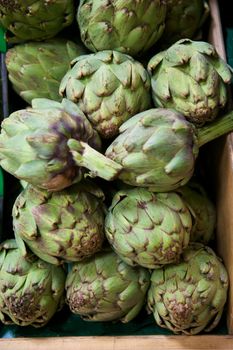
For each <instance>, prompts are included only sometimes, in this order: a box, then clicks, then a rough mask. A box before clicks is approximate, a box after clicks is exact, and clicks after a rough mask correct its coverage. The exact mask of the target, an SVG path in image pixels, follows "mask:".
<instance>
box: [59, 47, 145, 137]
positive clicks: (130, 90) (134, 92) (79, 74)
mask: <svg viewBox="0 0 233 350" xmlns="http://www.w3.org/2000/svg"><path fill="white" fill-rule="evenodd" d="M72 65H73V67H72V69H71V70H70V71H68V72H67V74H66V75H65V77H64V78H63V79H62V82H61V85H60V94H61V95H63V97H67V98H68V99H69V100H71V101H73V102H75V103H77V104H78V106H79V108H81V110H82V111H83V112H84V113H85V114H86V115H87V117H88V118H89V120H90V122H91V123H92V125H93V127H94V128H95V129H96V130H97V131H98V132H99V133H100V135H101V136H102V137H105V138H109V137H113V136H116V135H117V134H118V132H119V127H120V125H121V124H122V123H123V122H124V121H125V120H127V119H129V118H130V117H132V116H133V115H134V114H136V113H138V112H140V111H144V110H145V109H148V108H149V107H150V106H151V95H150V78H149V75H148V73H147V71H146V69H145V68H144V67H143V66H142V64H141V63H139V62H137V61H135V60H134V59H133V58H131V57H130V56H128V55H125V54H122V53H119V52H116V51H103V52H98V53H96V54H90V55H85V56H81V57H78V58H77V59H75V60H74V61H73V62H72Z"/></svg>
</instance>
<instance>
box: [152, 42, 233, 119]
mask: <svg viewBox="0 0 233 350" xmlns="http://www.w3.org/2000/svg"><path fill="white" fill-rule="evenodd" d="M148 72H149V73H150V75H151V84H152V97H153V100H154V103H155V105H156V106H157V107H164V108H174V109H176V110H177V111H178V112H180V113H182V114H183V115H184V116H185V117H186V118H187V119H188V120H189V121H191V122H193V123H196V124H200V125H202V124H204V123H205V122H207V121H211V120H213V119H214V118H216V116H217V115H218V113H219V111H220V110H221V109H222V108H223V107H224V106H225V105H226V102H227V98H228V94H227V84H230V82H231V77H232V74H231V71H230V67H229V66H228V65H227V63H226V62H224V61H223V60H222V59H221V58H220V57H219V56H218V54H217V52H216V50H215V48H214V47H213V46H212V45H211V44H209V43H206V42H202V41H192V40H188V39H182V40H180V41H178V42H176V43H175V44H174V45H172V46H171V47H169V48H168V49H167V50H165V51H163V52H160V53H158V54H157V55H155V56H154V57H152V58H151V60H150V61H149V63H148Z"/></svg>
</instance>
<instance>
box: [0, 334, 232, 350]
mask: <svg viewBox="0 0 233 350" xmlns="http://www.w3.org/2000/svg"><path fill="white" fill-rule="evenodd" d="M0 349H1V350H16V349H17V350H184V349H186V350H187V349H188V350H206V349H208V350H216V349H217V350H221V349H222V350H232V349H233V337H231V336H192V337H191V336H140V337H137V336H134V337H69V338H41V339H24V338H21V339H9V340H8V341H7V342H5V341H4V340H3V341H0Z"/></svg>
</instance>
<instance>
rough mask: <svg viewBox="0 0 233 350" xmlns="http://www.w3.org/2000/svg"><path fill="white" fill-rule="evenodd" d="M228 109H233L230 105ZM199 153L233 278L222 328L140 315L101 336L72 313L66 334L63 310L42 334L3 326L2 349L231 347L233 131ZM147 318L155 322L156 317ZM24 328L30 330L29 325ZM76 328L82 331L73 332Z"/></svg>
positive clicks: (215, 38)
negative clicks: (169, 327)
mask: <svg viewBox="0 0 233 350" xmlns="http://www.w3.org/2000/svg"><path fill="white" fill-rule="evenodd" d="M209 6H210V11H211V16H210V17H211V18H210V23H209V39H208V40H209V42H211V43H213V45H214V46H215V47H216V49H217V51H218V53H219V54H220V55H221V56H222V57H223V58H224V59H226V56H225V48H224V40H223V34H222V28H221V20H220V13H219V7H218V2H217V0H209ZM229 108H231V106H230V105H229ZM200 158H201V162H202V163H203V164H204V165H205V166H204V168H205V171H204V172H205V174H206V175H207V176H208V181H207V184H208V186H210V188H211V189H212V190H213V189H214V192H215V201H216V207H217V229H216V249H215V250H216V252H217V253H218V254H219V256H220V257H221V258H222V259H223V261H224V264H225V266H226V268H227V271H228V274H229V279H230V288H229V294H228V303H227V306H226V311H225V313H224V317H223V320H222V321H221V324H220V326H219V327H217V328H216V329H214V330H213V331H212V332H211V333H210V334H201V335H195V336H180V335H177V336H176V335H172V333H171V332H169V331H166V330H163V329H161V328H159V327H156V326H154V327H155V328H154V329H155V331H154V332H153V333H151V332H150V333H148V332H147V331H146V330H144V327H146V326H147V324H146V323H145V322H144V321H143V322H142V323H141V324H140V321H141V320H140V319H138V320H137V321H135V322H132V326H129V327H128V328H127V331H124V327H126V326H125V325H119V327H118V329H117V328H116V327H115V326H113V328H111V325H108V324H106V327H105V328H104V326H102V325H100V326H99V327H100V328H101V327H103V328H102V332H100V334H101V335H96V333H97V332H96V331H94V328H95V326H94V325H93V323H91V322H85V328H86V331H85V332H82V331H80V332H78V330H75V329H74V328H75V327H77V328H78V327H82V325H83V324H84V321H80V323H75V324H73V328H72V322H73V321H72V320H73V318H72V317H71V318H70V320H69V321H68V322H70V324H69V326H70V327H71V328H72V330H71V331H70V332H68V333H67V332H66V333H64V332H63V328H62V326H61V323H62V322H63V321H64V320H63V317H66V315H65V314H63V313H62V312H61V313H60V314H59V313H58V314H57V316H55V317H54V318H53V320H52V322H53V325H52V327H50V329H49V331H48V332H47V333H46V331H44V333H43V332H42V331H41V333H40V331H37V330H35V331H31V330H29V331H27V330H24V331H22V333H21V332H20V331H19V332H17V330H14V332H13V331H12V330H11V331H10V330H9V333H8V332H7V331H4V332H3V334H4V337H3V338H2V339H0V350H9V349H14V350H45V349H46V350H47V349H51V350H52V349H56V350H71V349H72V350H73V349H76V350H92V349H93V350H139V349H140V350H141V349H143V350H152V349H156V350H164V349H166V350H181V349H191V350H204V349H209V350H210V349H224V350H228V349H233V335H231V334H233V287H232V286H233V254H232V251H233V215H232V208H233V133H232V134H229V135H228V136H225V137H221V138H219V139H218V140H217V141H213V142H211V143H210V144H209V145H207V146H204V147H203V150H202V151H201V157H200ZM2 192H3V191H2ZM74 317H75V316H74ZM139 318H140V316H139ZM148 322H149V323H150V322H153V317H152V318H151V319H150V320H149V321H148ZM130 323H131V322H130ZM154 325H155V323H154ZM4 327H5V326H3V325H1V324H0V336H1V329H2V328H4ZM114 327H115V328H114ZM130 327H131V328H130ZM18 328H19V327H18ZM18 328H17V329H18ZM21 328H26V329H28V327H21ZM9 329H10V328H9ZM87 329H88V331H87ZM145 329H146V328H145ZM79 330H80V328H79ZM72 332H73V333H72ZM77 333H78V334H80V335H81V336H80V335H78V336H73V335H75V334H77ZM84 333H85V336H84ZM67 334H69V335H67Z"/></svg>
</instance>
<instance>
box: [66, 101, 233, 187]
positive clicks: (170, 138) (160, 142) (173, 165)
mask: <svg viewBox="0 0 233 350" xmlns="http://www.w3.org/2000/svg"><path fill="white" fill-rule="evenodd" d="M232 129H233V111H231V112H229V113H228V114H226V115H225V116H223V117H221V118H218V119H217V120H215V121H214V122H212V123H211V124H209V125H208V126H205V127H202V128H199V129H197V128H195V126H194V125H193V124H192V123H189V122H188V121H187V120H186V119H185V118H184V117H183V116H182V115H181V114H180V113H178V112H176V111H175V110H170V109H164V108H157V109H150V110H148V111H144V112H142V113H139V114H137V115H135V116H134V117H132V118H130V119H129V120H127V121H126V122H125V123H124V124H122V125H121V127H120V135H119V136H118V137H117V138H116V139H115V140H114V141H113V142H112V143H111V144H110V146H109V147H108V148H107V150H106V152H105V156H104V155H103V154H100V153H99V152H97V151H96V150H94V149H92V148H91V147H90V146H89V145H87V144H86V143H85V142H78V141H77V140H72V139H71V140H69V141H68V146H69V148H70V150H71V152H72V154H73V158H74V160H75V162H76V163H77V165H79V166H81V167H85V168H87V169H89V170H90V171H91V172H90V174H89V175H90V176H93V177H95V176H100V177H102V178H104V179H106V180H113V179H116V178H119V179H120V180H122V181H123V182H125V183H127V184H129V185H131V186H140V187H149V188H150V189H151V190H153V191H155V192H168V191H171V190H174V189H176V188H178V187H180V186H182V185H184V184H186V183H187V182H188V180H189V179H190V178H191V177H192V174H193V172H194V166H195V160H196V158H197V156H198V151H199V147H200V146H202V145H204V144H205V143H207V142H209V141H211V140H213V139H215V138H217V137H219V136H221V135H223V134H224V133H227V132H229V131H231V130H232Z"/></svg>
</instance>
